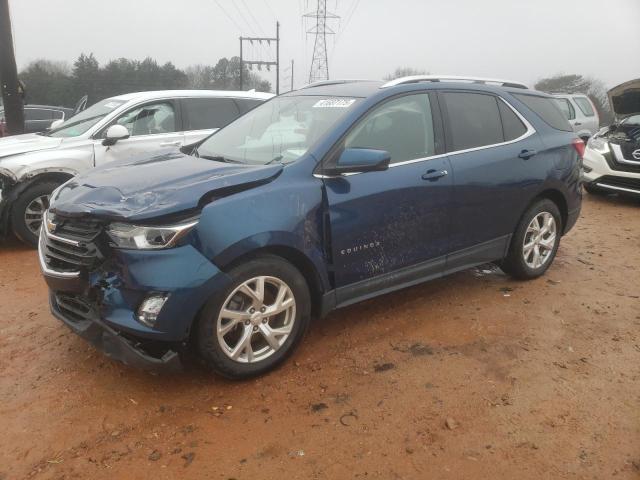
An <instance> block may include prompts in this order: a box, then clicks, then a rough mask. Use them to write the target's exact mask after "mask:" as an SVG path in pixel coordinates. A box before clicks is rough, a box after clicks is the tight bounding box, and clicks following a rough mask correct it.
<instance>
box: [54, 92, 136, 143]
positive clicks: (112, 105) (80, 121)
mask: <svg viewBox="0 0 640 480" xmlns="http://www.w3.org/2000/svg"><path fill="white" fill-rule="evenodd" d="M124 103H125V101H124V100H114V99H111V98H109V99H107V100H103V101H102V102H98V103H96V104H94V105H92V106H91V107H89V108H87V109H86V110H83V111H82V112H80V113H78V114H77V115H74V116H73V117H71V118H70V119H69V120H67V121H65V122H64V123H63V124H62V125H60V126H59V127H57V128H55V129H54V130H50V131H49V132H47V134H46V135H48V136H50V137H62V138H67V137H78V136H80V135H82V134H83V133H85V132H86V131H87V130H89V129H90V128H91V127H93V126H94V125H95V124H96V123H98V122H99V121H100V120H101V119H103V118H104V117H106V116H107V115H109V114H110V113H111V112H113V111H114V110H115V109H116V108H118V107H119V106H121V105H122V104H124Z"/></svg>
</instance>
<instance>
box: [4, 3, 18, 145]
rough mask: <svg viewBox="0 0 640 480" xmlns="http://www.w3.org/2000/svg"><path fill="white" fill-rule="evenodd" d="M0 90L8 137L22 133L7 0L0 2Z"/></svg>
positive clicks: (16, 71)
mask: <svg viewBox="0 0 640 480" xmlns="http://www.w3.org/2000/svg"><path fill="white" fill-rule="evenodd" d="M0 89H1V90H2V101H3V103H4V118H5V121H6V123H7V131H8V132H9V135H16V134H19V133H24V108H23V98H22V94H23V93H24V92H22V91H21V90H22V88H21V86H20V82H19V81H18V68H17V67H16V57H15V52H14V49H13V35H12V34H11V17H10V16H9V0H0Z"/></svg>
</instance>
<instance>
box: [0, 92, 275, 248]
mask: <svg viewBox="0 0 640 480" xmlns="http://www.w3.org/2000/svg"><path fill="white" fill-rule="evenodd" d="M272 96H273V95H272V94H269V93H257V92H254V91H250V92H229V91H205V90H194V91H189V90H177V91H160V92H141V93H131V94H127V95H121V96H118V97H113V98H108V99H106V100H103V101H101V102H98V103H96V104H95V105H93V106H91V107H89V108H88V109H86V110H84V111H82V112H81V113H79V114H77V115H75V116H73V117H71V118H70V119H68V120H66V121H63V122H62V121H61V122H54V124H53V125H52V128H51V130H49V131H48V132H46V133H43V134H27V135H17V136H12V137H5V138H0V233H4V234H6V233H8V232H9V231H13V233H14V234H15V235H16V236H17V237H18V238H20V239H21V240H22V241H24V242H25V243H27V244H30V245H33V246H35V245H37V241H38V232H39V229H40V225H41V223H42V213H43V212H44V210H45V209H46V207H47V205H48V199H49V196H50V194H51V192H53V190H55V189H56V188H57V187H58V186H59V185H61V184H63V183H65V182H66V181H67V180H69V179H70V178H72V177H74V176H75V175H77V174H78V173H80V172H83V171H85V170H87V169H90V168H93V167H95V166H98V165H102V164H104V163H106V162H111V161H114V160H121V159H126V158H131V157H135V156H138V155H141V154H144V153H148V152H153V151H154V150H158V149H163V148H173V149H176V148H179V147H181V146H182V145H186V144H191V143H195V142H197V141H199V140H201V139H203V138H205V137H207V136H208V135H210V134H211V133H213V132H214V131H215V130H216V129H218V128H221V127H223V126H225V125H226V124H228V123H229V122H231V121H232V120H234V119H235V118H237V117H238V116H240V115H242V114H244V113H245V112H247V111H248V110H250V109H251V108H253V107H254V106H256V105H257V104H259V103H262V102H264V101H266V100H267V99H269V98H271V97H272Z"/></svg>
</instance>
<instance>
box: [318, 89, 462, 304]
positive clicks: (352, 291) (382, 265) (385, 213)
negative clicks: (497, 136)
mask: <svg viewBox="0 0 640 480" xmlns="http://www.w3.org/2000/svg"><path fill="white" fill-rule="evenodd" d="M432 99H433V100H432ZM435 101H437V100H435V96H433V97H430V96H429V95H428V94H427V93H419V94H411V95H404V96H401V97H396V98H394V99H391V100H388V101H385V102H384V103H382V104H380V105H378V106H376V107H374V108H373V109H372V110H370V111H369V113H368V114H367V115H365V117H364V118H362V119H361V120H360V121H358V123H357V124H356V125H355V126H354V127H353V128H352V130H351V131H350V132H349V133H348V134H347V136H346V138H345V139H344V140H343V141H342V143H341V144H340V145H339V146H338V148H337V152H336V156H337V155H339V153H340V152H341V151H342V150H343V149H344V148H372V149H378V150H386V151H388V152H389V153H390V154H391V165H390V168H389V169H388V170H387V171H383V172H367V173H358V174H351V175H342V176H337V177H329V178H325V179H324V184H325V187H326V195H327V202H328V206H329V222H330V231H331V242H330V243H331V253H332V257H333V263H334V268H335V272H334V274H335V283H336V286H337V290H336V296H337V299H336V300H337V303H338V304H339V305H343V304H345V303H348V302H349V301H353V300H354V299H357V298H363V297H366V296H367V295H371V294H373V293H375V292H379V291H383V290H385V289H389V288H393V287H394V286H397V285H399V284H407V283H408V282H409V283H410V282H412V281H417V280H418V279H422V278H425V277H427V276H436V275H439V274H440V273H441V272H442V269H443V267H444V255H445V254H446V252H447V250H448V236H449V220H450V214H451V210H450V208H451V204H450V198H451V188H452V177H451V175H450V174H449V171H450V167H449V163H448V160H447V158H446V156H445V155H442V154H440V153H441V151H442V149H443V146H444V145H442V143H440V144H439V143H438V139H439V138H441V131H442V130H441V124H440V118H439V114H438V113H437V112H438V109H437V107H436V106H435ZM439 127H440V128H439Z"/></svg>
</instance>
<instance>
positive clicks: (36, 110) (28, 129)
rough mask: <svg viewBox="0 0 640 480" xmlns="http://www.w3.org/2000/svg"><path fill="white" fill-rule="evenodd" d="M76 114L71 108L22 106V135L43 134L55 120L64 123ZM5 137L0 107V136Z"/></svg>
mask: <svg viewBox="0 0 640 480" xmlns="http://www.w3.org/2000/svg"><path fill="white" fill-rule="evenodd" d="M75 113H76V111H75V109H73V108H65V107H52V106H50V105H25V106H24V133H38V132H44V131H45V130H47V129H48V128H49V127H51V124H52V123H53V122H55V121H56V120H62V121H65V120H67V119H68V118H70V117H72V116H73V115H74V114H75ZM5 135H6V126H5V119H4V108H1V107H0V136H5Z"/></svg>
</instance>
